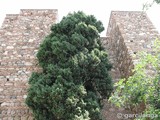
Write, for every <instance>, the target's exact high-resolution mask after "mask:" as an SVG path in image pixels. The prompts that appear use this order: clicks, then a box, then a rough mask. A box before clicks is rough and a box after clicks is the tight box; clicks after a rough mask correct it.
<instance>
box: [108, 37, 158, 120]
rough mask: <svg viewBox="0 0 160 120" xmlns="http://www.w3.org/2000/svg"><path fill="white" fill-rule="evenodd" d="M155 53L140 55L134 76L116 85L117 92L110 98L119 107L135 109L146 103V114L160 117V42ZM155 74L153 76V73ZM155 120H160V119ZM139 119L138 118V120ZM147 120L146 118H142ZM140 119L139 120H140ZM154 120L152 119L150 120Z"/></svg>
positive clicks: (155, 119)
mask: <svg viewBox="0 0 160 120" xmlns="http://www.w3.org/2000/svg"><path fill="white" fill-rule="evenodd" d="M153 51H154V52H153V53H152V54H149V53H145V52H141V53H139V54H138V57H139V58H140V59H139V63H138V64H136V65H135V68H134V70H133V72H134V75H133V76H130V77H129V78H128V79H127V80H126V79H121V80H120V81H119V82H118V83H116V84H115V87H116V90H115V92H114V94H113V95H112V96H111V97H110V98H109V101H111V102H112V103H113V104H115V105H116V106H118V107H127V108H134V107H137V106H138V105H139V104H140V103H144V104H145V106H146V108H145V110H144V113H146V114H147V113H150V114H151V113H154V114H157V115H158V116H159V117H160V41H159V40H158V39H157V40H156V41H155V45H154V49H153ZM150 70H152V71H153V73H152V74H151V72H152V71H150ZM159 117H157V118H153V119H154V120H159V119H160V118H159ZM137 119H138V118H137ZM140 119H145V118H140ZM140 119H139V120H140ZM150 119H152V118H150Z"/></svg>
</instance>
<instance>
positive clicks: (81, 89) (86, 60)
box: [26, 12, 113, 120]
mask: <svg viewBox="0 0 160 120" xmlns="http://www.w3.org/2000/svg"><path fill="white" fill-rule="evenodd" d="M103 30H104V28H103V25H102V23H101V22H100V21H97V20H96V18H95V17H94V16H93V15H85V14H84V13H83V12H77V13H73V14H68V15H67V16H66V17H63V19H62V20H61V22H60V23H57V24H55V25H53V26H52V27H51V33H50V34H49V35H48V36H47V37H46V38H45V40H44V41H43V43H42V44H41V45H40V48H39V51H38V54H37V58H38V60H39V65H40V66H41V67H42V69H43V72H42V73H33V74H32V76H31V77H30V80H29V84H30V88H29V89H28V96H27V99H26V103H27V105H28V106H29V107H30V108H31V109H32V110H33V114H34V117H35V118H36V119H37V120H101V119H102V118H101V114H100V109H101V107H102V106H101V104H100V100H101V99H103V98H106V97H107V98H108V97H109V96H110V94H111V91H112V89H113V88H112V81H111V77H110V76H109V74H108V71H109V70H110V69H111V64H109V62H108V58H107V53H106V52H105V51H104V48H103V47H102V45H101V42H100V37H99V33H100V32H102V31H103Z"/></svg>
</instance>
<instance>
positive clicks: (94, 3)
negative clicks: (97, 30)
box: [0, 0, 160, 36]
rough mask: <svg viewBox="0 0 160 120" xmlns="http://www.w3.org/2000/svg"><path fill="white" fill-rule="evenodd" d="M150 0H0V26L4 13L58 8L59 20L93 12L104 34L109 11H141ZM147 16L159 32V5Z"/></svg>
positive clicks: (103, 34)
mask: <svg viewBox="0 0 160 120" xmlns="http://www.w3.org/2000/svg"><path fill="white" fill-rule="evenodd" d="M147 1H148V2H150V1H152V0H0V26H1V24H2V22H3V20H4V18H5V15H6V14H14V13H15V14H18V13H19V12H20V9H58V16H59V21H60V20H61V18H62V17H63V16H65V15H67V13H69V12H73V11H78V10H81V11H84V12H85V13H86V14H93V15H95V17H96V18H97V19H99V20H101V21H102V22H103V24H104V27H105V31H104V32H103V33H102V34H101V36H105V34H106V29H107V25H108V20H109V16H110V12H111V11H112V10H113V11H117V10H119V11H141V10H142V5H143V3H145V2H147ZM147 13H148V16H149V18H150V19H151V21H152V22H153V24H154V25H155V27H156V28H157V29H158V31H159V32H160V5H157V4H154V5H153V6H152V7H151V8H150V9H149V10H148V11H147Z"/></svg>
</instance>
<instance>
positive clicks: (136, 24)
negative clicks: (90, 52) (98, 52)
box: [104, 11, 159, 78]
mask: <svg viewBox="0 0 160 120" xmlns="http://www.w3.org/2000/svg"><path fill="white" fill-rule="evenodd" d="M107 36H108V37H107V41H104V43H105V45H104V46H106V49H107V50H108V51H109V54H110V57H112V63H113V64H114V67H115V69H116V71H118V72H119V74H120V76H121V77H125V78H127V77H128V76H129V75H131V74H132V72H131V70H132V68H133V67H134V64H136V63H137V61H138V58H137V57H135V55H136V54H137V52H139V51H146V52H152V49H151V48H152V46H153V42H154V40H155V39H156V38H158V37H159V33H158V32H157V30H156V29H155V27H154V26H153V24H152V22H151V21H150V19H149V18H148V16H147V14H146V13H145V12H140V11H112V12H111V15H110V20H109V24H108V29H107Z"/></svg>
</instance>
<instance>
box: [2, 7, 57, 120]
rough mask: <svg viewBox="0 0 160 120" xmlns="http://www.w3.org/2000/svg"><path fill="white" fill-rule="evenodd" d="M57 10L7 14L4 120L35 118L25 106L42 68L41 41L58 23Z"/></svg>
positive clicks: (3, 70) (3, 62) (3, 25)
mask: <svg viewBox="0 0 160 120" xmlns="http://www.w3.org/2000/svg"><path fill="white" fill-rule="evenodd" d="M56 20H57V10H54V9H51V10H49V9H47V10H45V9H42V10H33V9H23V10H21V11H20V14H7V15H6V18H5V20H4V22H3V24H2V27H1V29H0V120H5V119H7V120H28V119H30V120H31V119H32V117H31V112H30V111H29V109H28V107H27V106H26V105H25V103H24V100H25V98H26V95H27V87H28V83H27V82H28V79H29V76H30V75H31V73H32V72H33V71H39V70H40V68H39V67H38V66H37V60H36V57H35V56H36V53H37V50H38V47H39V44H40V43H41V42H42V40H43V39H44V37H45V36H46V35H47V34H48V33H49V31H50V27H51V25H52V24H54V23H56Z"/></svg>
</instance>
